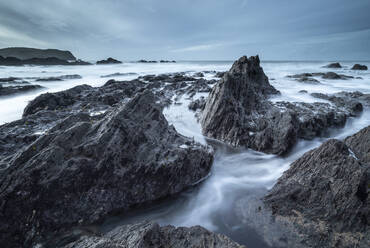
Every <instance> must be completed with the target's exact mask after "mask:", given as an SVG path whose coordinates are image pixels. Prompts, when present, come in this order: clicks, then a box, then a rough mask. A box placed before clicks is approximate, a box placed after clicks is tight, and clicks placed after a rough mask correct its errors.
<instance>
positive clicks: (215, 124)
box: [201, 56, 298, 154]
mask: <svg viewBox="0 0 370 248" xmlns="http://www.w3.org/2000/svg"><path fill="white" fill-rule="evenodd" d="M278 93H279V92H278V91H277V90H276V89H275V88H274V87H273V86H271V85H270V84H269V81H268V78H267V77H266V75H265V74H264V72H263V69H262V68H261V67H260V61H259V58H258V56H255V57H250V58H249V59H248V58H247V57H245V56H244V57H241V58H240V59H239V60H237V61H236V62H235V63H234V64H233V66H232V68H231V69H230V71H229V72H227V73H226V74H225V75H224V77H223V78H222V79H221V80H220V81H219V82H218V83H217V84H216V85H215V86H214V88H213V89H212V92H211V93H210V95H209V97H208V99H207V103H206V106H205V108H204V111H203V116H202V118H201V124H202V130H203V134H205V135H206V136H208V137H211V138H216V139H219V140H222V141H224V142H226V143H228V144H231V145H233V146H246V147H250V148H252V149H255V150H258V151H264V152H267V153H274V154H283V153H285V152H287V151H288V150H289V149H290V148H291V147H292V146H293V145H294V144H295V142H296V139H297V131H298V120H297V118H296V115H295V114H294V113H293V112H291V111H285V112H282V111H280V109H279V108H278V107H275V106H273V105H272V104H271V103H270V102H268V101H267V98H268V96H269V95H271V94H278Z"/></svg>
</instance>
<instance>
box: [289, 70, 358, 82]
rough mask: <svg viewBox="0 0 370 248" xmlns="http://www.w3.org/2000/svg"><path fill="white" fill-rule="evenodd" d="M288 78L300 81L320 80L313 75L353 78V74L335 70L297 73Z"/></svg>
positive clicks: (328, 77)
mask: <svg viewBox="0 0 370 248" xmlns="http://www.w3.org/2000/svg"><path fill="white" fill-rule="evenodd" d="M287 77H288V78H294V79H296V80H297V81H299V82H305V81H307V82H309V81H311V82H318V81H317V80H316V79H314V78H312V77H322V78H323V79H353V78H354V77H352V76H347V75H343V74H337V73H335V72H326V73H323V72H314V73H301V74H295V75H288V76H287Z"/></svg>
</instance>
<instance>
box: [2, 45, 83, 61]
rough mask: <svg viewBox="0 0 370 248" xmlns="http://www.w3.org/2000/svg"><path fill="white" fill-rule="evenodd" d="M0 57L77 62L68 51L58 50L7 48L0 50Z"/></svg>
mask: <svg viewBox="0 0 370 248" xmlns="http://www.w3.org/2000/svg"><path fill="white" fill-rule="evenodd" d="M0 56H2V57H4V58H6V57H14V58H17V59H20V60H28V59H34V58H39V59H47V58H57V59H60V60H64V61H68V60H77V59H76V57H75V56H73V54H72V53H71V52H70V51H62V50H58V49H36V48H27V47H9V48H3V49H0Z"/></svg>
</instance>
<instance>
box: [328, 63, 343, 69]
mask: <svg viewBox="0 0 370 248" xmlns="http://www.w3.org/2000/svg"><path fill="white" fill-rule="evenodd" d="M324 67H325V68H331V69H337V68H342V66H341V64H340V63H338V62H336V63H331V64H328V65H326V66H324Z"/></svg>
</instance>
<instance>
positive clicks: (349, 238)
mask: <svg viewBox="0 0 370 248" xmlns="http://www.w3.org/2000/svg"><path fill="white" fill-rule="evenodd" d="M369 147H370V126H369V127H367V128H364V129H363V130H361V131H360V132H358V133H357V134H355V135H353V136H350V137H348V138H346V139H345V140H344V141H340V140H328V141H327V142H325V143H324V144H322V145H321V146H320V147H319V148H316V149H314V150H311V151H309V152H307V153H305V154H304V155H303V156H302V157H301V158H299V159H298V160H296V161H295V162H294V163H293V164H291V166H290V168H289V169H288V170H287V171H286V172H285V173H284V175H283V176H282V177H280V178H279V180H278V182H277V183H276V185H275V186H274V187H273V188H272V189H271V191H270V192H269V193H268V194H267V195H266V197H265V198H264V202H265V204H266V205H267V206H268V208H270V209H271V210H272V213H273V215H274V216H275V218H276V219H278V220H279V222H283V223H284V222H285V223H287V224H286V225H285V226H289V227H290V228H291V229H292V231H293V232H295V233H297V234H298V236H299V237H300V238H301V239H302V240H303V241H304V242H302V244H310V245H309V247H311V246H312V247H367V242H368V241H369V240H368V238H369V237H370V236H369V235H370V230H369V223H370V217H369V216H370V197H369V196H368V195H369V188H368V185H369V183H370V163H369V161H370V159H369V158H370V157H369V154H370V148H369Z"/></svg>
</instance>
